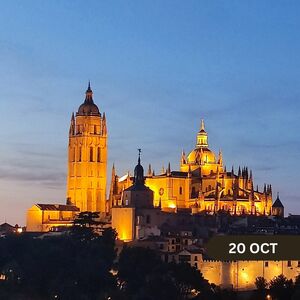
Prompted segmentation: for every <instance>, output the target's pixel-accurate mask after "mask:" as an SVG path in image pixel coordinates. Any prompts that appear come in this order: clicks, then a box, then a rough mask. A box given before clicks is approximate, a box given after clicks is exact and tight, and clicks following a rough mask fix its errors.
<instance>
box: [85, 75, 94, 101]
mask: <svg viewBox="0 0 300 300" xmlns="http://www.w3.org/2000/svg"><path fill="white" fill-rule="evenodd" d="M85 102H92V103H93V91H92V89H91V82H90V80H89V84H88V88H87V90H86V92H85Z"/></svg>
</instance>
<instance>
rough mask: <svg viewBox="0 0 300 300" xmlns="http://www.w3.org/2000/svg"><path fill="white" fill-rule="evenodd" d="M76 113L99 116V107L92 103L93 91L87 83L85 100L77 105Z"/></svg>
mask: <svg viewBox="0 0 300 300" xmlns="http://www.w3.org/2000/svg"><path fill="white" fill-rule="evenodd" d="M77 115H79V116H100V112H99V108H98V106H97V105H96V104H95V103H94V100H93V91H92V89H91V85H90V83H89V86H88V89H87V90H86V92H85V100H84V102H83V103H82V104H81V105H80V106H79V108H78V112H77Z"/></svg>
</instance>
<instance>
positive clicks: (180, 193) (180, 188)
mask: <svg viewBox="0 0 300 300" xmlns="http://www.w3.org/2000/svg"><path fill="white" fill-rule="evenodd" d="M179 195H182V187H179Z"/></svg>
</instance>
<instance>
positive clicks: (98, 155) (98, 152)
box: [97, 147, 101, 162]
mask: <svg viewBox="0 0 300 300" xmlns="http://www.w3.org/2000/svg"><path fill="white" fill-rule="evenodd" d="M100 154H101V153H100V147H98V148H97V162H100V158H101V156H100Z"/></svg>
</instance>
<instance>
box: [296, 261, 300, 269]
mask: <svg viewBox="0 0 300 300" xmlns="http://www.w3.org/2000/svg"><path fill="white" fill-rule="evenodd" d="M297 267H298V268H300V260H298V265H297Z"/></svg>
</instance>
